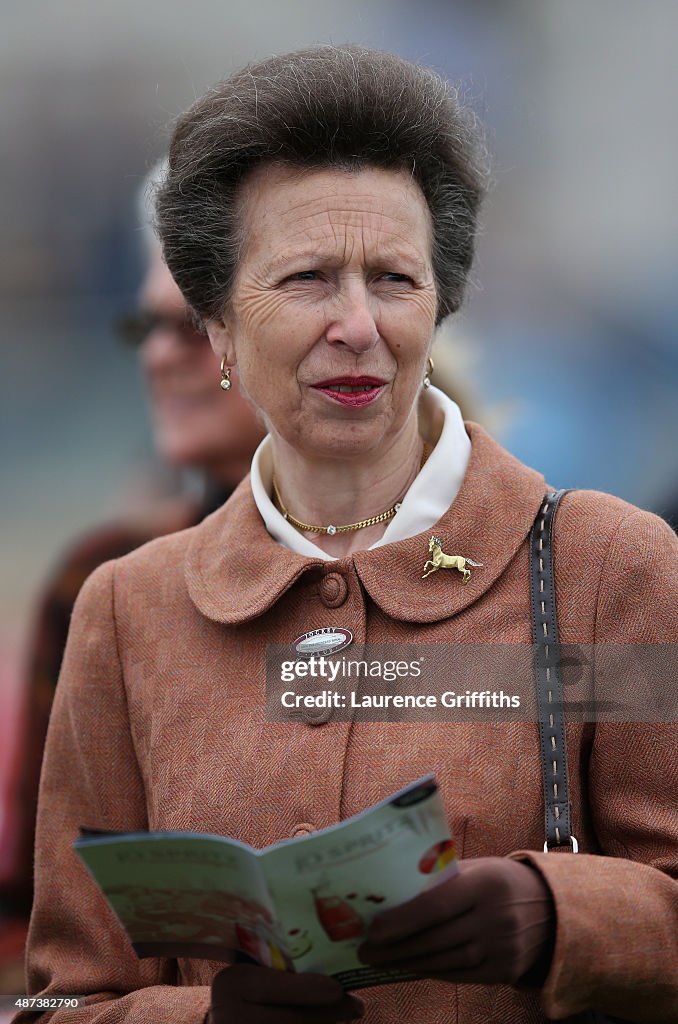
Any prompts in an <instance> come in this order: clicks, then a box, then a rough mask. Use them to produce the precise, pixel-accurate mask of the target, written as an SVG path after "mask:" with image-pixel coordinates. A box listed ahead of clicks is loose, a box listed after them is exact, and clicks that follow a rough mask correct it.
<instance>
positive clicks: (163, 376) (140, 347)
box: [0, 163, 265, 991]
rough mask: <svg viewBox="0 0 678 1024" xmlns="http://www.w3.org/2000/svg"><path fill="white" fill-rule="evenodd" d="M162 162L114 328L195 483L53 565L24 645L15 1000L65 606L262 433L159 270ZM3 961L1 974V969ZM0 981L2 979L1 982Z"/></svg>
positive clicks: (221, 496) (229, 474) (227, 487)
mask: <svg viewBox="0 0 678 1024" xmlns="http://www.w3.org/2000/svg"><path fill="white" fill-rule="evenodd" d="M163 170H164V163H162V164H159V165H157V166H156V167H155V168H154V169H153V170H152V171H151V173H150V174H149V176H148V178H147V180H146V182H145V184H144V186H143V189H142V192H141V199H142V202H141V212H142V218H141V219H142V226H143V230H144V243H145V255H146V260H147V265H146V272H145V275H144V278H143V281H142V284H141V288H140V292H139V306H138V309H137V310H136V311H134V312H133V313H131V314H130V315H129V316H126V317H124V318H123V319H121V321H120V322H119V324H118V328H119V333H120V336H121V338H122V340H123V341H125V342H126V343H128V344H132V345H134V346H135V347H136V349H137V351H138V356H139V363H140V365H141V369H142V372H143V375H144V379H145V383H146V389H147V395H148V399H149V408H150V413H151V420H152V426H153V440H154V444H155V448H156V450H157V452H158V454H159V456H160V457H161V459H162V460H163V462H164V463H166V464H167V465H169V466H170V467H172V468H174V469H176V470H193V471H197V473H198V474H200V475H201V476H202V480H203V489H202V495H201V496H199V497H187V496H185V495H184V496H179V497H175V498H174V499H163V500H160V501H157V502H156V503H155V505H154V506H152V507H151V508H150V510H149V511H148V512H147V513H146V514H141V513H139V514H137V515H136V516H133V517H130V518H129V519H127V520H124V521H117V522H111V523H110V524H107V525H103V526H99V527H98V528H95V529H93V530H91V531H89V532H88V533H87V534H86V535H85V536H83V537H81V538H79V539H78V540H77V541H76V542H75V543H74V544H73V545H72V546H71V548H70V549H69V550H68V551H67V552H66V553H65V555H64V556H63V557H62V558H61V560H60V561H59V563H58V565H57V566H56V568H55V570H54V571H53V572H52V574H51V577H50V579H49V581H48V583H47V585H46V588H45V590H44V592H43V596H42V598H41V601H40V606H39V609H38V613H37V616H36V621H35V625H34V628H33V634H32V640H31V643H30V646H29V663H28V673H27V678H26V698H25V708H26V710H25V714H24V721H25V723H26V726H25V734H24V738H23V742H22V743H21V745H20V756H21V762H20V766H19V776H18V780H19V781H18V794H17V800H16V804H17V817H18V821H19V827H20V837H19V842H18V844H17V853H16V862H15V868H14V870H13V871H12V872H11V873H10V876H9V877H8V879H7V880H6V881H5V882H4V883H3V885H2V888H1V890H0V920H2V919H4V920H6V921H7V920H9V921H11V922H12V938H11V942H10V939H9V937H8V938H7V940H6V941H7V952H6V954H5V956H4V958H3V954H2V949H1V948H0V987H1V986H2V984H4V985H5V986H7V985H8V984H9V983H10V980H11V981H12V982H13V985H12V987H13V989H14V990H15V991H19V989H20V981H19V979H20V978H21V977H22V975H23V940H24V936H25V932H26V928H27V923H28V916H29V913H30V908H31V902H32V896H33V842H34V831H35V829H34V822H35V812H36V806H37V797H38V783H39V778H40V766H41V762H42V751H43V746H44V741H45V735H46V732H47V724H48V721H49V715H50V710H51V707H52V700H53V697H54V691H55V688H56V684H57V679H58V677H59V669H60V667H61V659H62V656H63V652H64V648H65V646H66V637H67V635H68V627H69V624H70V619H71V612H72V610H73V605H74V604H75V600H76V598H77V596H78V593H79V591H80V588H81V586H82V584H83V583H84V581H85V580H86V579H87V577H88V576H89V575H90V573H91V572H93V571H94V569H96V568H97V566H99V565H101V564H103V563H104V562H107V561H109V560H110V559H112V558H120V557H121V556H122V555H125V554H127V553H128V552H129V551H132V550H134V548H137V547H140V546H141V545H142V544H145V543H146V542H147V541H149V540H152V539H153V538H154V537H159V536H162V535H164V534H168V533H173V532H175V531H176V530H182V529H185V528H187V527H189V526H194V525H195V524H196V523H199V522H200V521H201V520H202V519H203V518H204V517H205V516H206V515H207V514H209V513H210V512H212V511H214V510H215V509H216V508H218V507H219V506H220V505H221V504H223V502H224V501H226V499H227V498H228V497H229V495H230V494H231V492H232V491H233V490H234V488H235V487H236V486H237V484H238V483H239V482H240V480H241V479H242V477H243V476H244V475H245V474H246V473H247V471H248V470H249V465H250V462H251V459H252V454H253V452H254V450H255V448H256V447H257V444H258V443H259V441H260V440H261V439H262V437H263V436H264V433H265V431H264V428H263V424H262V423H261V421H260V420H259V419H258V418H257V416H256V413H255V411H254V409H253V407H252V406H251V405H250V403H249V402H248V401H247V400H246V399H245V398H244V397H243V395H242V394H241V392H240V388H239V385H238V377H237V374H234V375H233V384H234V386H233V388H232V389H231V392H230V394H229V401H227V402H226V401H224V397H223V393H222V392H220V389H219V386H218V382H219V366H218V362H217V360H216V358H215V356H214V353H213V351H212V348H211V346H210V343H209V339H208V337H207V334H206V333H204V332H203V331H200V330H199V329H198V328H197V327H196V324H195V322H194V320H193V319H192V317H191V315H190V313H189V310H188V307H187V305H186V301H185V300H184V298H183V296H182V294H181V292H180V291H179V289H178V288H177V286H176V284H175V283H174V280H173V278H172V275H171V274H170V272H169V270H168V269H167V265H166V264H165V262H164V260H163V258H162V253H161V250H160V245H159V243H158V241H157V239H156V237H155V234H154V233H153V231H152V228H151V227H150V223H149V222H150V212H151V211H150V208H149V203H148V195H149V190H150V188H151V186H152V184H153V183H154V182H156V181H157V179H158V178H159V177H160V176H161V174H162V173H163ZM3 959H4V966H3V964H2V961H3ZM3 978H6V979H7V980H6V981H5V982H3V981H2V979H3Z"/></svg>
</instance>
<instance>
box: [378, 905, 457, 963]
mask: <svg viewBox="0 0 678 1024" xmlns="http://www.w3.org/2000/svg"><path fill="white" fill-rule="evenodd" d="M476 933H477V922H476V921H475V920H474V915H473V914H472V913H468V914H462V915H461V916H460V917H458V918H455V919H454V920H453V921H445V923H444V924H441V925H436V926H434V927H433V928H427V929H426V930H425V931H422V932H417V934H416V935H411V936H409V937H407V938H404V939H401V940H400V941H399V942H389V943H379V944H377V943H375V942H370V941H367V942H364V943H363V944H362V945H361V946H360V947H359V949H358V956H359V957H360V959H361V960H362V961H363V962H364V963H369V964H379V965H386V966H389V967H391V966H394V967H395V966H398V967H400V966H401V963H402V961H404V960H411V959H412V958H417V957H422V956H431V955H433V954H436V953H448V952H450V951H451V950H454V949H457V948H458V947H460V946H465V945H467V944H468V943H469V942H471V941H472V940H473V939H474V938H475V936H476Z"/></svg>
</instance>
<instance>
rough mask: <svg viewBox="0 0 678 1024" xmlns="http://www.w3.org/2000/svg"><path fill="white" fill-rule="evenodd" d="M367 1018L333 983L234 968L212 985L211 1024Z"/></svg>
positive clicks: (332, 1023)
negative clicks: (363, 1016)
mask: <svg viewBox="0 0 678 1024" xmlns="http://www.w3.org/2000/svg"><path fill="white" fill-rule="evenodd" d="M363 1013H364V1006H363V1003H362V1002H361V1001H360V999H356V997H355V996H350V995H349V994H348V993H347V992H344V990H343V988H342V987H341V985H340V984H339V982H338V981H335V980H334V979H333V978H326V977H324V976H323V975H322V974H287V973H285V972H284V971H275V970H273V968H271V967H255V966H253V965H251V964H235V965H234V966H233V967H226V968H225V969H224V970H223V971H219V973H218V974H217V975H216V977H215V978H214V979H213V981H212V1006H211V1009H210V1012H209V1013H208V1015H207V1024H233V1022H234V1021H237V1022H238V1024H336V1022H338V1021H350V1020H355V1019H356V1018H357V1017H362V1015H363Z"/></svg>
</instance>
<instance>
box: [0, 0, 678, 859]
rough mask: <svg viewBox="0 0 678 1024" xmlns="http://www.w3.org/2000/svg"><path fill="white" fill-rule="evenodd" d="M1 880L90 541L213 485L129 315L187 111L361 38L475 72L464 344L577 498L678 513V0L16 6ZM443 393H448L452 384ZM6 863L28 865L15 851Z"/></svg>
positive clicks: (522, 440) (4, 118)
mask: <svg viewBox="0 0 678 1024" xmlns="http://www.w3.org/2000/svg"><path fill="white" fill-rule="evenodd" d="M0 14H1V23H2V32H1V33H0V83H1V87H0V133H1V138H2V151H3V159H2V165H1V167H0V209H1V215H2V216H1V220H2V224H3V230H2V234H1V235H0V250H1V257H2V258H1V266H2V278H1V281H0V303H1V309H0V317H1V325H2V326H1V329H2V349H3V364H4V369H3V372H2V374H1V375H0V389H1V394H0V408H1V409H2V420H3V422H2V442H1V444H2V449H1V459H2V466H1V477H0V479H1V481H2V493H3V502H2V507H3V517H2V521H3V530H2V545H3V547H2V576H1V579H0V612H1V614H0V787H3V788H1V789H0V872H1V870H2V857H3V856H6V855H7V850H8V849H9V846H10V845H11V835H10V834H9V832H10V824H9V821H10V809H9V808H8V801H7V792H8V781H7V780H8V778H9V777H10V774H11V770H12V769H11V766H12V764H13V763H14V762H15V760H16V757H17V750H16V736H17V728H16V722H17V721H18V718H17V716H19V715H20V714H21V679H22V666H23V664H24V662H25V658H26V646H27V637H28V634H29V628H30V622H31V615H32V609H33V607H34V603H35V600H36V597H37V595H38V594H39V592H40V588H41V585H42V583H43V581H44V579H45V576H46V573H47V572H48V570H49V568H50V566H52V565H53V564H54V562H55V559H56V558H57V556H58V555H59V553H60V552H61V551H63V549H64V545H66V544H67V543H68V542H69V541H70V540H72V538H74V537H76V536H77V535H78V534H79V533H80V532H81V531H82V530H83V529H84V528H86V527H89V526H91V525H93V524H96V523H100V522H102V521H106V520H111V519H115V518H116V517H118V516H120V515H127V514H128V513H130V512H131V511H134V510H135V509H138V508H142V507H145V506H147V505H149V504H152V503H153V501H154V500H155V498H156V496H157V495H158V494H161V493H166V492H167V491H168V489H169V490H171V489H172V488H173V487H175V486H177V485H179V486H182V487H185V486H190V481H189V482H188V483H187V482H186V481H185V480H183V479H182V480H179V481H177V480H175V479H173V478H171V477H170V476H168V474H167V471H166V470H161V468H160V467H159V466H158V465H157V463H156V461H155V460H154V456H153V448H152V444H151V440H150V430H149V424H148V420H147V414H146V411H145V404H144V401H143V389H142V385H141V381H140V378H139V372H138V367H137V363H136V360H135V357H134V354H133V353H130V352H129V351H126V350H124V349H123V348H121V347H120V346H119V344H118V342H117V340H116V338H115V335H114V332H113V330H112V323H113V322H114V320H115V318H116V317H117V316H118V315H119V314H120V313H121V312H123V311H125V310H127V309H128V308H129V307H130V306H132V305H133V304H134V300H135V292H136V288H137V286H138V282H139V277H140V273H141V269H142V253H141V245H140V228H139V226H138V221H137V218H136V215H135V202H136V199H135V197H136V193H137V191H138V189H139V187H140V184H141V182H142V180H143V178H144V176H145V175H146V173H147V171H148V170H149V168H150V167H151V166H152V164H153V163H154V161H155V160H156V159H157V158H158V157H159V156H161V155H162V154H163V152H164V150H165V148H166V144H167V140H168V136H169V131H170V127H171V124H172V121H173V119H174V118H175V116H176V115H177V114H178V113H179V112H181V111H182V110H183V109H184V108H185V107H186V106H187V105H189V104H190V103H191V101H192V100H193V99H194V98H195V97H197V96H198V95H200V94H201V93H202V92H203V90H204V89H205V88H206V86H208V85H209V84H210V83H212V82H213V81H215V80H217V79H219V78H221V77H224V76H225V75H227V74H228V73H229V72H231V71H232V70H234V69H235V68H237V67H238V66H240V65H242V64H244V63H246V62H248V61H250V60H253V59H257V58H260V57H264V56H266V55H268V54H270V53H273V52H284V51H285V50H289V49H293V48H298V47H301V46H304V45H308V44H312V43H318V42H337V43H339V42H345V41H352V42H357V43H363V44H366V45H370V46H374V47H377V48H381V49H387V50H393V51H396V52H398V53H400V54H402V55H403V56H405V57H408V58H410V59H413V60H416V61H419V62H422V63H426V64H430V65H432V66H434V67H436V68H437V69H438V70H440V71H442V72H443V73H445V74H446V75H447V76H448V77H450V78H452V79H453V80H458V81H460V82H461V83H462V84H463V86H464V89H465V91H466V94H467V96H468V98H469V100H470V101H471V102H472V104H473V105H474V107H475V109H476V110H477V112H478V114H479V116H480V118H481V119H482V120H483V121H484V123H485V124H486V125H487V127H488V132H489V146H490V149H491V152H492V154H493V173H494V179H495V184H494V188H493V191H492V193H491V196H490V198H489V200H488V203H487V206H486V208H485V212H484V216H483V230H482V235H481V238H480V244H479V251H478V260H477V264H476V268H475V271H474V285H473V287H472V288H471V290H470V293H469V299H468V302H467V305H466V307H465V309H464V311H463V313H462V314H461V315H460V316H459V317H457V319H456V322H455V323H454V324H453V325H452V327H451V331H452V333H453V334H454V336H455V337H456V338H457V339H458V342H457V344H458V349H456V348H455V349H453V351H458V352H459V375H460V381H461V383H462V385H463V386H468V387H469V388H470V389H471V392H472V393H473V394H474V395H475V396H476V402H477V408H478V418H480V419H481V420H483V422H486V423H487V424H488V426H490V428H491V429H492V430H493V432H494V433H495V435H496V436H497V437H498V439H499V440H500V441H501V442H502V443H503V444H505V445H506V446H507V447H508V448H509V449H510V450H511V451H512V452H514V454H516V455H517V456H518V457H519V458H520V459H522V460H523V461H525V462H527V463H529V464H530V465H532V466H534V467H535V468H537V469H539V470H540V471H542V472H544V473H545V475H546V478H547V480H548V481H549V482H550V483H552V484H554V485H558V486H571V487H592V488H596V489H600V490H606V491H611V492H614V493H616V494H618V495H620V496H622V497H624V498H626V499H627V500H629V501H631V502H634V503H636V504H638V505H640V506H642V507H644V508H649V509H652V510H653V511H656V512H659V513H660V514H663V515H666V516H670V515H671V510H672V509H673V508H674V507H675V506H677V505H678V473H677V472H676V470H677V468H678V454H677V450H678V444H677V441H678V431H677V429H676V428H677V426H678V413H677V407H678V401H677V398H678V395H677V391H676V385H677V384H678V342H677V341H676V332H675V324H676V322H678V288H676V284H675V272H676V266H677V260H676V246H677V245H678V242H677V239H678V230H677V228H678V225H677V224H676V220H677V218H678V202H676V196H675V190H676V180H677V179H676V170H675V168H676V165H677V163H678V137H677V135H676V131H675V117H674V98H675V96H676V95H677V94H678V63H677V62H676V60H675V54H674V53H673V49H674V40H675V39H676V38H677V37H678V6H677V5H676V4H675V3H674V2H673V0H649V2H648V3H645V4H642V5H641V4H637V3H635V2H633V0H597V2H596V3H595V4H591V3H590V2H588V0H568V2H567V3H564V2H561V3H557V2H551V3H545V2H543V0H512V2H511V3H504V2H500V0H418V2H417V3H416V5H415V4H413V3H411V2H410V0H368V2H365V0H342V2H341V4H339V3H335V4H332V3H329V2H324V3H320V4H319V3H317V2H314V0H284V2H282V3H281V2H279V0H278V2H274V0H248V2H247V3H245V2H244V0H232V2H230V3H223V0H222V2H217V0H191V3H189V4H180V3H177V2H176V0H162V2H161V0H144V3H138V2H137V0H134V2H133V0H115V2H113V0H98V2H97V3H95V4H93V3H91V2H88V0H60V2H59V3H58V4H44V3H39V2H36V0H23V2H22V3H21V4H17V3H14V2H10V0H2V2H0ZM434 382H435V380H434ZM3 851H4V852H3Z"/></svg>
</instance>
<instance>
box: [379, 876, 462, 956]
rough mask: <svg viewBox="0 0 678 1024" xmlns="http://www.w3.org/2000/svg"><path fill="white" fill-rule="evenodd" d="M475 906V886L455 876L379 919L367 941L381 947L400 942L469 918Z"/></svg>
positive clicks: (387, 911)
mask: <svg viewBox="0 0 678 1024" xmlns="http://www.w3.org/2000/svg"><path fill="white" fill-rule="evenodd" d="M475 902H476V888H475V886H467V885H465V884H464V879H463V877H462V876H461V875H454V876H453V877H452V878H449V879H448V880H447V881H446V882H442V883H441V884H440V885H437V886H436V887H435V888H433V889H428V890H427V891H426V892H422V893H420V895H419V896H415V897H414V899H411V900H408V901H407V903H401V904H400V906H398V907H393V908H392V909H391V910H385V911H384V912H383V913H381V914H379V915H378V916H377V917H375V918H374V920H373V921H372V923H371V924H370V926H369V928H368V930H367V941H368V942H369V943H370V944H374V945H380V946H382V945H386V944H390V943H393V942H400V941H402V940H403V939H407V938H409V937H410V936H413V935H416V934H417V933H419V932H423V931H427V930H428V929H430V928H435V927H436V926H438V925H443V924H446V923H448V922H450V921H452V920H455V919H456V918H459V917H461V916H463V915H464V914H468V913H469V912H470V911H471V910H472V909H473V907H474V905H475Z"/></svg>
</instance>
